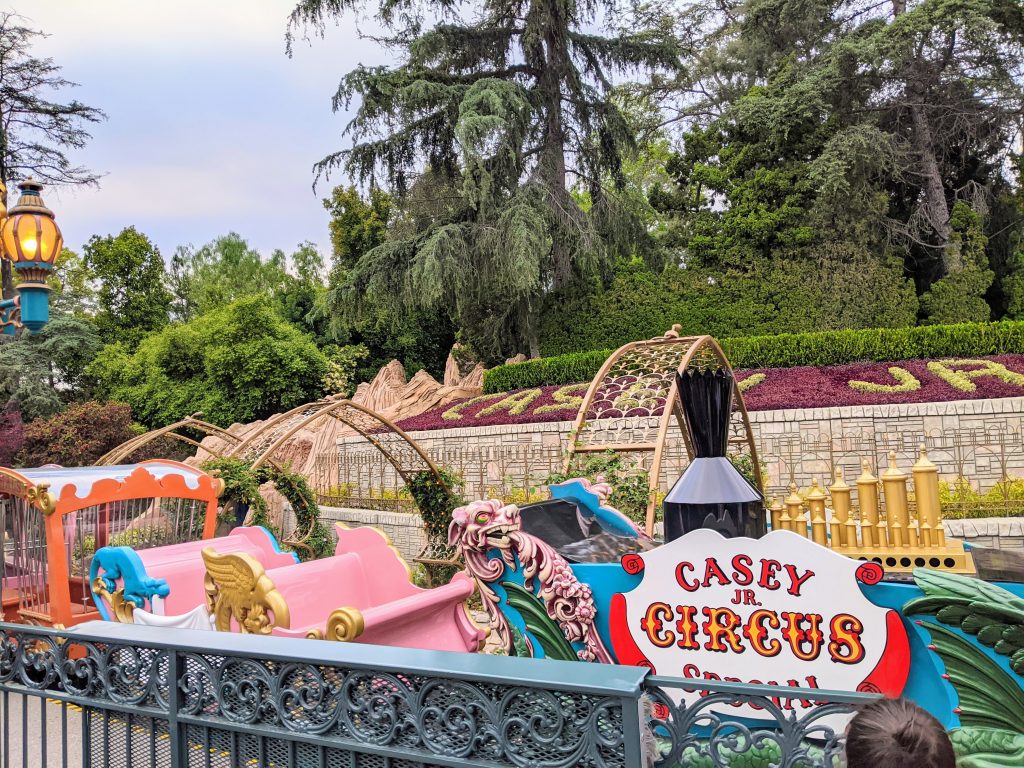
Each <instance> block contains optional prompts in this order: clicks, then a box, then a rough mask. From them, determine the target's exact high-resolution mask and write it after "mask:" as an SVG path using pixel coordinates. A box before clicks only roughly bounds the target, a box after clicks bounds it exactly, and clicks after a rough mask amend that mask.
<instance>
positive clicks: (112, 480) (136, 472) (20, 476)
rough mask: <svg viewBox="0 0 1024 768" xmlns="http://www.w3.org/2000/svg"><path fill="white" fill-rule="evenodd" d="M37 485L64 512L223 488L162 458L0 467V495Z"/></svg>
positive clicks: (29, 493) (27, 493)
mask: <svg viewBox="0 0 1024 768" xmlns="http://www.w3.org/2000/svg"><path fill="white" fill-rule="evenodd" d="M40 486H45V487H46V489H47V490H48V492H49V493H50V494H51V496H52V497H53V500H54V502H55V503H56V509H55V510H54V511H57V512H63V511H67V510H70V509H74V508H78V507H81V506H84V504H83V502H85V503H101V502H104V501H113V500H116V499H124V498H139V497H146V496H154V497H155V496H169V497H185V498H199V499H210V500H213V499H216V498H217V496H219V495H220V493H221V491H222V490H223V481H221V480H220V479H218V478H215V477H212V476H210V475H209V474H207V473H206V472H203V471H202V470H200V469H196V468H195V467H190V466H189V465H187V464H182V463H180V462H177V461H168V460H163V459H155V460H152V461H144V462H142V463H140V464H122V465H117V466H112V467H59V466H56V465H47V466H45V467H38V468H33V469H9V468H7V467H0V494H7V495H10V496H18V497H26V498H33V494H34V492H35V489H36V488H39V487H40Z"/></svg>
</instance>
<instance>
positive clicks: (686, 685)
mask: <svg viewBox="0 0 1024 768" xmlns="http://www.w3.org/2000/svg"><path fill="white" fill-rule="evenodd" d="M646 672H647V671H646V670H644V669H640V668H636V667H620V666H613V665H601V664H583V663H574V662H560V661H538V660H533V659H519V658H506V657H496V656H481V655H473V654H456V653H436V652H425V651H415V650H407V649H399V648H385V647H379V646H369V645H360V644H339V643H327V642H318V641H313V640H292V639H284V638H266V637H258V636H249V635H235V634H226V633H224V634H222V633H213V632H196V631H187V630H170V631H169V630H166V629H161V628H149V627H140V626H133V625H123V624H116V623H99V622H93V623H89V624H85V625H80V626H79V627H77V628H75V629H74V630H50V629H40V628H37V627H28V626H24V625H14V624H0V739H2V742H0V766H2V768H36V767H37V766H40V767H41V766H51V765H54V766H55V765H62V766H82V767H83V768H96V767H99V766H103V768H107V767H108V766H115V767H118V768H120V767H121V766H123V767H124V768H151V767H152V768H156V766H160V767H161V768H186V767H188V768H191V767H192V766H205V767H207V768H236V767H241V766H246V767H248V766H256V767H257V768H272V767H279V768H285V766H302V767H303V768H306V767H307V766H309V767H316V766H319V767H320V768H341V767H342V766H344V767H345V768H431V767H432V766H446V767H450V768H468V766H480V767H481V768H499V767H504V766H516V767H517V768H525V767H526V766H531V767H532V766H537V767H538V768H555V767H556V766H557V767H558V768H568V767H569V766H583V767H585V768H636V767H639V766H645V765H651V764H656V765H658V766H677V765H678V766H682V765H687V766H689V765H708V766H722V767H727V766H733V765H735V766H740V765H742V766H757V765H764V766H765V768H768V766H780V767H783V766H785V767H788V766H829V768H833V767H834V766H839V765H841V759H842V758H841V742H842V737H841V732H842V729H841V728H832V727H830V726H828V725H826V721H827V720H828V719H829V718H832V717H835V716H839V715H841V714H842V713H848V712H849V711H850V709H851V707H852V706H854V705H855V704H857V703H858V702H860V701H863V700H867V699H869V698H870V697H867V696H863V695H858V694H841V693H835V692H829V691H821V690H816V689H815V690H805V689H792V688H768V687H765V686H743V685H738V684H730V683H716V682H705V681H697V680H683V679H678V678H664V677H652V678H648V679H647V680H645V675H646ZM683 691H689V692H690V693H691V696H694V695H695V696H696V701H688V702H687V703H678V704H677V703H675V702H676V701H678V694H679V693H681V692H683ZM812 696H813V699H811V698H810V697H812ZM801 701H805V702H806V703H807V707H803V706H802V705H801V704H800V702H801ZM787 702H788V704H787ZM793 702H797V704H796V705H794V704H793ZM744 704H745V705H748V706H754V707H755V708H756V709H758V710H759V712H761V713H763V715H764V717H765V718H766V719H767V721H768V722H767V724H765V723H763V722H762V723H761V724H759V725H756V726H755V725H752V724H751V722H750V721H749V720H742V719H737V717H738V716H737V715H734V714H732V712H734V711H736V710H734V709H733V707H736V706H742V705H744ZM759 719H764V718H760V717H759Z"/></svg>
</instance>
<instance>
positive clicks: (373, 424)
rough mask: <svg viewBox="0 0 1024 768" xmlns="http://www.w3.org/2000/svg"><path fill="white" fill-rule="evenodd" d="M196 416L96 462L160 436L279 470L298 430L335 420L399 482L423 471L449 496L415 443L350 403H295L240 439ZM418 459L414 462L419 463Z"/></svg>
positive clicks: (114, 459) (121, 456)
mask: <svg viewBox="0 0 1024 768" xmlns="http://www.w3.org/2000/svg"><path fill="white" fill-rule="evenodd" d="M201 415H202V414H200V413H195V414H193V415H192V416H189V417H187V418H185V419H182V420H181V421H178V422H175V423H174V424H169V425H168V426H166V427H161V428H160V429H154V430H152V431H150V432H146V433H144V434H142V435H138V436H136V437H133V438H131V439H130V440H127V441H125V442H124V443H122V444H121V445H119V446H117V447H116V448H114V449H113V450H111V451H108V452H107V453H106V454H105V455H104V456H103V457H101V458H100V460H99V461H98V462H97V463H98V464H116V463H119V462H121V461H123V460H125V459H126V458H128V457H129V456H131V455H132V454H133V453H135V452H136V451H138V450H140V449H141V448H143V447H145V446H146V445H148V444H149V443H151V442H152V441H154V440H156V439H158V438H160V437H170V438H173V439H176V440H179V441H182V442H185V443H188V444H190V445H194V446H196V447H201V448H202V449H203V450H204V451H207V452H208V453H211V454H213V455H214V456H217V457H218V458H239V459H247V458H252V468H253V469H257V468H259V467H261V466H263V465H265V464H269V465H271V466H272V467H274V468H275V469H277V470H279V471H283V468H282V466H281V464H280V463H279V462H278V461H277V460H276V459H275V458H274V454H275V453H276V452H277V451H278V450H280V449H281V448H282V447H283V446H284V445H286V444H287V442H288V441H289V440H290V439H291V438H292V437H293V436H294V435H295V434H296V433H298V432H299V431H300V430H302V429H305V428H308V427H310V426H312V425H313V424H314V423H316V422H317V421H319V420H320V419H323V418H334V419H336V420H337V421H339V422H341V423H342V424H344V425H345V426H347V427H349V428H351V429H353V430H354V431H355V432H356V433H358V434H359V435H361V436H362V437H363V438H365V439H366V441H367V442H368V443H369V444H370V445H372V446H373V447H374V448H375V449H376V450H377V451H379V452H380V453H381V455H383V456H384V458H385V459H387V461H388V463H389V464H391V466H392V467H394V469H395V471H396V472H397V473H398V475H399V477H401V478H402V481H403V482H404V483H406V484H408V483H409V482H410V481H411V480H412V477H413V475H414V474H415V473H416V472H417V471H423V470H427V471H429V472H430V473H431V474H433V476H434V479H435V480H436V482H437V483H438V484H439V485H440V486H441V487H442V488H444V489H445V491H446V492H447V493H451V488H449V487H448V485H447V483H445V481H444V477H443V476H442V475H441V473H440V471H438V468H437V465H435V464H434V462H433V460H432V459H431V458H430V457H429V456H428V455H427V453H426V452H425V451H424V450H423V448H421V447H420V445H419V444H418V443H417V442H416V441H415V440H413V439H412V438H411V437H410V436H409V435H408V434H406V432H405V431H404V430H402V429H401V428H400V427H398V426H397V425H396V424H395V423H394V422H392V421H391V420H390V419H388V418H386V417H384V416H382V415H381V414H379V413H377V412H376V411H374V410H372V409H370V408H367V407H366V406H363V405H360V404H359V403H355V402H352V401H351V400H347V399H334V398H327V399H323V400H316V401H314V402H311V403H306V404H304V405H300V406H298V407H296V408H292V409H291V410H289V411H286V412H284V413H281V414H277V415H276V416H273V417H272V418H270V419H268V420H267V422H266V423H265V424H263V425H262V426H260V427H259V428H258V429H255V430H253V431H252V433H250V434H249V435H246V436H245V437H244V438H242V437H239V436H237V435H234V434H232V433H231V432H228V431H227V430H226V429H223V428H222V427H218V426H217V425H215V424H211V423H209V422H206V421H203V420H201V419H199V418H198V417H199V416H201ZM180 429H194V430H197V431H199V432H202V433H203V434H206V435H208V436H216V437H220V438H223V439H224V440H226V441H227V442H228V443H229V446H228V447H227V448H226V449H224V450H217V449H211V448H207V447H206V446H200V444H199V443H198V442H197V441H195V440H193V439H192V438H190V437H188V436H186V435H182V434H179V433H178V430H180ZM384 433H390V434H393V435H396V436H397V437H398V438H400V439H401V441H402V442H404V444H405V445H407V446H408V447H409V448H411V449H412V450H413V451H414V454H415V456H417V457H418V460H419V461H421V462H422V465H421V466H418V467H413V466H410V465H409V462H407V461H403V459H402V457H401V456H399V455H397V454H396V452H395V451H394V450H393V449H392V448H390V447H389V446H387V445H386V444H385V443H384V442H383V441H381V440H380V439H379V438H378V437H377V436H375V435H378V434H384ZM254 448H255V450H254ZM419 461H417V462H416V463H419ZM311 533H312V529H311V530H309V531H305V532H302V535H296V536H294V537H292V539H290V540H289V541H288V543H290V544H293V545H300V546H302V545H303V542H304V541H305V540H306V539H307V538H308V537H309V535H310V534H311Z"/></svg>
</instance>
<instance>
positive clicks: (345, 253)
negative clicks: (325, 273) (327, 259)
mask: <svg viewBox="0 0 1024 768" xmlns="http://www.w3.org/2000/svg"><path fill="white" fill-rule="evenodd" d="M323 204H324V208H326V209H327V212H328V213H329V214H330V215H331V220H330V222H329V223H328V225H327V228H328V230H329V231H330V234H331V250H332V251H333V257H334V269H336V270H345V271H347V270H350V269H352V267H354V266H355V265H356V262H357V261H359V259H360V258H361V257H362V255H363V254H364V253H366V252H367V251H369V250H370V249H372V248H375V247H377V246H378V245H380V244H381V243H382V242H384V239H385V237H386V235H387V228H388V223H389V221H390V220H391V215H392V210H393V208H394V201H393V200H392V198H391V196H390V195H388V194H387V193H386V192H384V191H383V190H381V189H380V188H379V187H373V188H371V189H370V199H369V200H368V201H367V200H363V198H362V197H361V196H360V194H359V192H358V190H356V188H355V187H354V186H349V187H340V186H339V187H335V188H334V189H333V190H332V192H331V196H330V197H329V198H327V199H326V200H324V201H323Z"/></svg>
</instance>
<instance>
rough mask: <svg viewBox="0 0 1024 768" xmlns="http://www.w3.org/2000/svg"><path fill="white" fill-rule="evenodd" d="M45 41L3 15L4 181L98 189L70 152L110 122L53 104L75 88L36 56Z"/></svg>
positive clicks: (10, 288)
mask: <svg viewBox="0 0 1024 768" xmlns="http://www.w3.org/2000/svg"><path fill="white" fill-rule="evenodd" d="M41 37H44V35H43V33H41V32H38V31H36V30H33V29H30V28H29V27H26V26H25V25H24V20H23V19H22V17H20V16H18V15H17V14H15V13H10V12H4V13H0V181H2V182H3V184H4V185H5V186H6V187H8V188H11V187H12V186H13V182H14V181H15V180H18V179H24V178H26V177H28V176H34V177H35V178H36V179H38V180H40V181H42V182H44V183H46V184H60V185H63V184H72V185H77V184H86V185H92V184H96V182H97V180H98V178H99V177H98V175H97V174H96V173H94V172H92V171H90V170H89V169H87V168H85V167H83V166H78V165H74V164H73V163H72V162H71V160H70V158H69V157H68V155H67V152H68V151H69V150H74V149H81V148H82V147H84V146H85V144H86V142H87V141H88V140H89V139H90V138H91V136H90V135H89V133H88V131H87V130H86V129H85V126H86V125H88V124H89V123H96V122H99V121H100V120H103V119H104V118H105V117H106V116H105V115H104V114H103V112H102V111H100V110H99V109H96V108H94V107H88V106H86V105H85V104H83V103H81V102H80V101H77V100H71V101H67V102H62V101H53V100H51V99H50V94H52V93H54V92H56V93H60V92H62V91H66V90H67V89H68V88H72V87H74V86H75V85H76V84H75V83H73V82H71V81H69V80H67V79H66V78H64V77H63V75H61V68H60V67H59V66H58V65H57V64H56V63H54V61H53V59H51V58H39V57H36V56H33V55H32V46H33V45H34V44H35V43H36V41H37V40H39V39H40V38H41ZM0 202H3V203H4V204H5V205H6V202H7V201H6V199H3V200H0ZM0 266H2V271H3V277H2V279H3V296H4V298H10V297H11V296H13V295H14V282H13V276H12V274H11V265H10V262H8V261H6V260H2V259H0Z"/></svg>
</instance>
